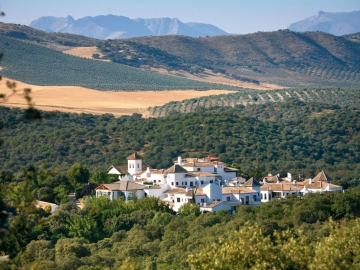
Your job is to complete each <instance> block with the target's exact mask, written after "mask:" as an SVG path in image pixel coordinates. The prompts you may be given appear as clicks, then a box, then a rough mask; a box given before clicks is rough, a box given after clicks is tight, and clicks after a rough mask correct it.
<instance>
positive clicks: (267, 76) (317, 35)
mask: <svg viewBox="0 0 360 270" xmlns="http://www.w3.org/2000/svg"><path fill="white" fill-rule="evenodd" d="M98 48H99V49H100V51H101V52H102V53H103V54H104V57H103V58H104V59H108V60H111V61H113V62H116V63H121V64H125V65H130V66H134V67H142V68H150V67H155V68H165V69H167V70H185V71H188V72H191V73H200V74H201V72H203V71H204V70H205V69H209V70H211V71H213V72H215V73H222V74H224V75H226V76H228V77H230V78H233V79H236V80H241V81H249V82H255V83H256V82H261V83H275V84H279V85H284V86H290V87H299V86H305V87H308V86H322V87H324V86H328V87H333V86H336V87H340V86H349V87H358V86H359V82H360V66H359V63H360V58H359V55H360V54H359V51H360V44H358V43H355V42H352V41H349V40H348V39H346V38H344V37H335V36H333V35H330V34H326V33H321V32H307V33H296V32H291V31H288V30H279V31H275V32H258V33H253V34H248V35H241V36H218V37H209V38H191V37H185V36H162V37H143V38H131V39H125V40H107V41H101V42H99V44H98Z"/></svg>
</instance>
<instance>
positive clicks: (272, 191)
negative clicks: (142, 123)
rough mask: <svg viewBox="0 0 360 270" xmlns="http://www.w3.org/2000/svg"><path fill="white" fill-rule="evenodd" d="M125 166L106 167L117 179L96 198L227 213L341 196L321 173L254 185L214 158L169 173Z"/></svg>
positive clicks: (137, 162)
mask: <svg viewBox="0 0 360 270" xmlns="http://www.w3.org/2000/svg"><path fill="white" fill-rule="evenodd" d="M127 161H128V163H127V164H123V165H113V166H111V168H110V169H109V170H108V173H109V174H111V175H117V176H118V179H119V180H118V181H117V182H114V183H111V184H101V185H100V186H98V187H97V188H96V189H95V191H96V197H100V196H107V197H108V198H109V199H111V200H114V199H117V198H119V197H123V198H124V199H125V200H126V201H128V200H132V199H133V198H134V197H137V198H143V197H157V198H159V199H161V200H163V201H164V202H167V203H168V204H169V205H171V206H172V207H173V209H174V210H175V211H178V210H179V208H180V207H181V206H182V205H183V204H186V203H195V204H197V205H199V207H200V209H201V210H202V211H209V212H216V211H218V210H229V211H232V210H235V209H236V207H237V206H240V205H252V206H256V205H259V204H260V203H262V202H268V201H271V200H273V199H276V198H285V197H286V196H289V195H295V196H304V195H305V194H307V193H311V192H325V191H342V187H341V186H337V185H334V184H332V183H331V179H330V177H329V176H328V175H327V174H326V173H325V172H324V171H321V172H320V173H319V174H318V175H316V176H315V177H314V178H310V179H305V180H304V181H301V182H300V181H295V180H293V178H292V175H291V174H290V173H288V174H287V176H286V177H285V178H281V177H280V175H271V174H269V175H267V176H266V177H264V178H263V179H261V180H259V181H258V180H256V179H254V178H250V179H248V180H246V179H244V178H242V177H237V176H236V173H237V170H236V169H234V168H229V167H226V166H225V164H224V163H223V162H220V161H219V160H218V159H217V158H215V157H206V158H201V159H200V158H185V159H182V158H181V157H179V158H178V159H177V160H176V161H175V162H174V165H173V166H172V167H170V168H168V169H151V168H150V166H147V165H146V164H143V162H142V157H141V156H139V155H138V154H136V153H134V154H132V155H130V156H129V157H128V158H127Z"/></svg>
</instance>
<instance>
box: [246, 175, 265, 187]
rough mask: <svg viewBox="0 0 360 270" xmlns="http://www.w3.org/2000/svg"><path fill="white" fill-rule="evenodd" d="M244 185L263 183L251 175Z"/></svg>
mask: <svg viewBox="0 0 360 270" xmlns="http://www.w3.org/2000/svg"><path fill="white" fill-rule="evenodd" d="M243 186H244V187H261V184H260V183H259V181H258V180H256V179H255V178H254V177H251V178H250V179H249V180H247V181H246V182H245V184H243Z"/></svg>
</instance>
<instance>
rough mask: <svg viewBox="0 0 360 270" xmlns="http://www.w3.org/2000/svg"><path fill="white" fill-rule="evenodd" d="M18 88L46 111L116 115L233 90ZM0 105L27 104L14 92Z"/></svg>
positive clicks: (0, 87) (1, 86)
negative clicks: (27, 89) (27, 90)
mask: <svg viewBox="0 0 360 270" xmlns="http://www.w3.org/2000/svg"><path fill="white" fill-rule="evenodd" d="M6 80H7V79H6V78H3V79H2V80H1V81H0V93H5V94H7V95H10V94H11V92H10V91H9V90H8V88H7V87H6ZM16 83H17V88H19V89H23V88H26V87H29V88H31V97H32V99H33V102H34V104H35V106H36V108H38V109H41V110H45V111H61V112H75V113H92V114H105V113H111V114H114V115H115V116H121V115H132V114H133V113H140V114H143V115H144V117H147V116H148V115H147V114H146V109H147V108H148V107H153V106H161V105H164V104H166V103H168V102H170V101H181V100H184V99H190V98H198V97H203V96H209V95H220V94H227V93H232V92H233V91H227V90H209V91H195V90H187V91H180V90H177V91H161V92H160V91H147V92H125V91H117V92H110V91H108V92H105V91H97V90H92V89H87V88H83V87H76V86H38V85H29V84H26V83H22V82H19V81H16ZM0 105H3V106H7V107H19V108H25V107H27V104H26V102H25V101H24V98H23V96H21V95H14V96H12V97H11V98H10V99H9V100H7V101H6V102H1V103H0Z"/></svg>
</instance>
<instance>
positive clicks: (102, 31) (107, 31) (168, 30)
mask: <svg viewBox="0 0 360 270" xmlns="http://www.w3.org/2000/svg"><path fill="white" fill-rule="evenodd" d="M30 26H31V27H33V28H35V29H39V30H43V31H46V32H61V33H70V34H77V35H83V36H87V37H93V38H98V39H117V38H130V37H142V36H162V35H184V36H191V37H205V36H219V35H227V33H226V32H225V31H223V30H221V29H219V28H218V27H216V26H213V25H211V24H204V23H183V22H181V21H180V20H178V19H177V18H158V19H141V18H139V19H130V18H128V17H124V16H115V15H106V16H96V17H84V18H80V19H78V20H75V19H74V18H73V17H71V16H67V17H66V18H58V17H52V16H47V17H41V18H39V19H37V20H35V21H32V22H31V24H30Z"/></svg>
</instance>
